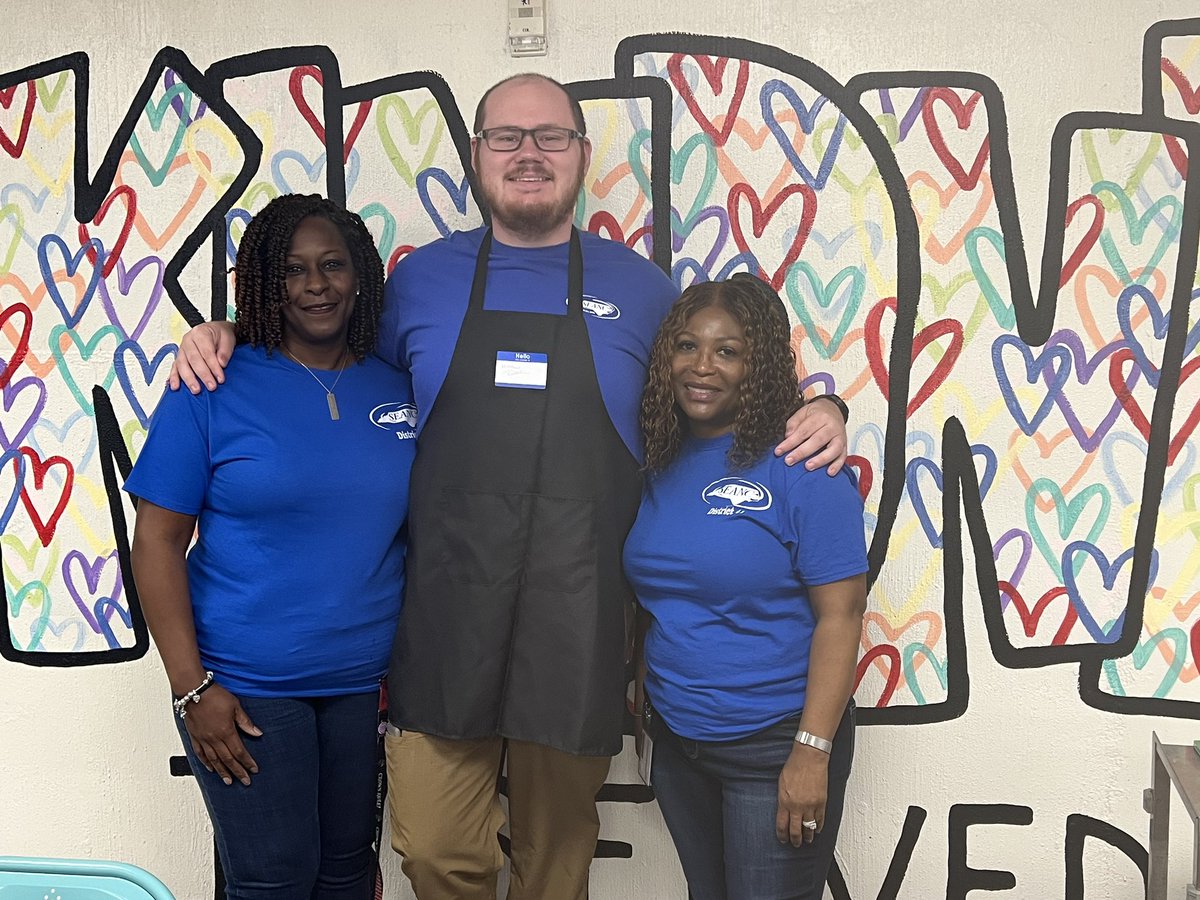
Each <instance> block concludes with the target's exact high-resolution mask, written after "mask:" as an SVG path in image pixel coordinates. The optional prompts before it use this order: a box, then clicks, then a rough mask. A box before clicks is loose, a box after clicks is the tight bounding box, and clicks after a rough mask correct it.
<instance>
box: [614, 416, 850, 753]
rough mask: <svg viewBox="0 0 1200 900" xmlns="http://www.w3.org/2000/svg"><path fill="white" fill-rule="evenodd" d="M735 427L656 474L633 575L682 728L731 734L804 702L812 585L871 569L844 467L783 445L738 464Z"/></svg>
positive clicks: (707, 734) (675, 726) (629, 559)
mask: <svg viewBox="0 0 1200 900" xmlns="http://www.w3.org/2000/svg"><path fill="white" fill-rule="evenodd" d="M732 443H733V436H732V435H724V436H722V437H718V438H713V439H710V440H697V439H694V438H689V439H687V440H685V442H684V446H683V448H682V450H681V452H680V454H679V458H678V459H676V460H675V461H674V462H673V463H672V464H671V466H670V467H669V468H667V469H666V470H665V471H663V472H661V473H658V474H656V475H653V476H651V477H650V478H648V479H647V481H646V487H645V490H644V492H643V495H642V505H641V509H640V510H639V512H638V517H637V522H636V523H635V524H634V526H633V530H632V531H631V532H630V533H629V538H628V540H627V541H626V543H625V571H626V574H627V575H628V576H629V580H630V582H631V583H632V584H633V588H634V590H635V592H636V593H637V597H638V601H639V602H640V603H641V604H642V606H643V607H644V608H645V609H646V611H647V612H648V613H649V614H650V617H651V624H650V630H649V631H648V632H647V635H646V646H645V652H646V664H647V675H646V690H647V692H648V693H649V695H650V697H651V698H652V699H653V702H654V708H655V711H656V712H657V713H658V714H659V715H661V716H662V717H663V721H665V722H666V723H667V725H668V726H670V728H671V730H672V731H674V732H675V733H676V734H679V735H682V736H683V737H687V738H691V739H693V740H704V741H727V740H734V739H736V738H740V737H745V736H747V735H750V734H753V733H754V732H756V731H759V730H761V729H763V728H765V727H767V726H768V725H771V724H774V723H775V722H778V721H780V720H781V719H785V718H787V717H788V716H790V715H793V714H795V713H797V712H799V711H800V710H801V709H803V707H804V697H805V690H806V687H807V684H808V658H809V648H810V645H811V642H812V633H813V628H814V626H815V625H816V620H815V617H814V615H813V611H812V606H811V604H810V603H809V599H808V588H807V585H810V584H828V583H830V582H833V581H840V580H842V579H844V578H850V577H852V576H855V575H860V574H862V573H863V572H866V571H867V551H866V538H865V535H864V527H863V504H862V499H861V498H860V497H859V494H858V489H857V487H856V484H855V481H854V476H853V475H852V474H851V473H850V470H849V469H848V468H843V469H842V471H841V472H840V473H839V474H838V475H837V476H835V477H833V478H830V477H829V475H827V474H826V472H825V470H824V469H817V470H816V471H813V472H809V471H807V470H806V469H805V468H804V467H803V466H795V467H790V468H789V467H788V466H787V465H786V464H785V463H784V462H783V460H782V459H781V458H778V457H776V456H775V455H774V454H773V453H770V452H769V451H768V453H767V454H766V455H765V456H763V458H762V459H760V460H759V461H758V462H757V463H755V464H754V465H753V466H751V467H750V468H748V469H745V470H742V471H738V472H730V471H729V468H728V465H727V463H726V453H728V451H729V448H730V446H731V445H732Z"/></svg>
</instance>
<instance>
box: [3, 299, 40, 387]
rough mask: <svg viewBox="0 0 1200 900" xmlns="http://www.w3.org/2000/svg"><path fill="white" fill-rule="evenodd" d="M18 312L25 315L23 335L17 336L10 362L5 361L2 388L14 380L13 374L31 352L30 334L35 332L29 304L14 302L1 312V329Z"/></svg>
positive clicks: (22, 327) (22, 328)
mask: <svg viewBox="0 0 1200 900" xmlns="http://www.w3.org/2000/svg"><path fill="white" fill-rule="evenodd" d="M17 313H20V314H21V315H23V316H24V317H25V324H24V325H22V326H21V335H20V337H18V338H17V343H16V346H15V347H14V348H13V354H12V356H11V357H9V360H8V362H6V363H4V369H3V370H0V389H2V388H4V386H5V385H7V384H8V383H9V382H10V381H12V377H13V375H14V374H15V373H16V371H17V369H19V368H20V367H21V363H22V362H23V361H24V359H25V355H26V354H27V353H28V352H29V335H30V334H31V333H32V332H33V312H32V311H31V310H30V309H29V307H28V306H26V305H25V304H24V303H14V304H13V305H12V306H9V307H7V308H6V309H5V310H4V311H3V312H0V329H2V328H4V326H5V325H6V324H8V320H9V319H11V318H12V317H13V316H15V315H16V314H17Z"/></svg>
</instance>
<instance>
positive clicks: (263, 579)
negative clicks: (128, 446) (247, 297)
mask: <svg viewBox="0 0 1200 900" xmlns="http://www.w3.org/2000/svg"><path fill="white" fill-rule="evenodd" d="M226 372H227V373H228V375H229V377H228V379H227V380H226V382H225V384H224V385H223V386H222V387H221V390H219V391H214V392H212V393H209V392H207V391H203V392H201V393H200V394H199V395H196V396H193V395H192V394H190V393H188V392H187V391H169V390H168V391H167V392H166V393H164V394H163V397H162V399H161V400H160V401H159V404H158V407H157V409H155V411H154V415H153V417H152V419H151V421H150V430H149V433H148V435H147V437H146V443H145V446H144V447H143V448H142V451H141V454H140V455H139V456H138V459H137V463H136V464H135V465H134V467H133V471H132V472H131V473H130V475H129V478H128V479H127V480H126V482H125V490H127V491H128V492H129V493H131V494H133V495H135V496H138V497H142V498H144V499H146V500H149V501H150V502H151V503H154V504H155V505H157V506H161V507H163V508H165V509H169V510H172V511H174V512H178V513H183V514H185V515H194V516H197V527H198V531H199V536H198V538H197V540H196V543H195V545H194V546H193V547H192V549H191V551H190V552H189V553H188V558H187V567H188V587H189V588H190V591H191V599H192V610H193V614H194V617H195V621H196V640H197V643H198V645H199V648H200V658H201V661H202V662H203V663H204V666H205V668H207V669H211V670H212V671H213V672H214V673H215V675H216V677H217V679H218V680H219V681H220V682H221V684H222V685H223V686H224V687H226V688H228V689H229V690H231V691H232V692H233V693H235V694H245V695H248V696H254V697H275V696H320V695H333V694H348V693H358V692H363V691H370V690H373V689H375V687H376V686H377V685H378V683H379V679H380V678H381V677H382V676H383V674H384V672H385V671H386V668H387V663H388V654H389V652H390V649H391V642H392V638H393V636H394V634H395V629H396V619H397V616H398V615H399V612H400V601H401V597H402V596H403V594H404V553H405V535H404V531H403V529H402V526H403V525H404V522H405V518H406V516H407V513H408V477H409V470H410V468H411V466H412V460H413V457H414V455H415V453H416V446H415V445H416V441H415V440H414V438H415V437H416V430H415V425H416V419H417V412H416V408H415V406H414V405H413V398H412V388H411V384H410V380H409V377H408V375H407V374H406V373H405V372H402V371H400V370H399V369H396V368H395V367H393V366H391V365H389V364H388V363H386V362H384V361H383V360H381V359H378V358H376V357H369V358H367V359H366V360H365V361H364V362H363V363H361V364H358V365H356V364H354V363H353V362H352V363H351V364H350V365H348V366H347V367H346V369H345V370H344V371H343V372H342V375H341V378H340V379H339V380H338V382H337V388H336V396H337V405H338V410H339V413H340V419H339V420H337V421H334V420H332V419H331V417H330V414H329V407H328V405H327V401H326V395H325V392H324V391H323V390H322V389H321V387H320V386H318V385H317V383H316V382H315V381H314V380H313V376H312V375H310V374H309V373H308V372H307V371H305V370H304V368H302V367H301V366H300V365H299V364H297V363H295V362H293V361H292V360H290V359H288V358H287V357H286V356H284V355H283V354H282V353H280V352H278V351H276V352H275V353H273V354H271V355H270V356H268V355H267V354H266V352H265V351H264V350H262V349H254V348H252V347H250V346H248V345H244V344H243V345H241V346H239V347H237V348H236V349H235V350H234V353H233V358H232V359H231V360H230V362H229V366H228V368H227V369H226ZM316 375H317V376H318V377H319V378H321V379H322V380H323V381H324V383H325V384H326V385H330V384H332V383H333V379H334V377H335V376H334V373H332V372H321V371H317V372H316Z"/></svg>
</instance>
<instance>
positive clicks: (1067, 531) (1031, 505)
mask: <svg viewBox="0 0 1200 900" xmlns="http://www.w3.org/2000/svg"><path fill="white" fill-rule="evenodd" d="M1041 494H1045V495H1047V496H1048V497H1049V498H1051V499H1052V500H1053V505H1052V507H1051V509H1052V510H1053V512H1054V516H1055V521H1056V525H1057V527H1056V529H1055V531H1056V533H1057V534H1056V537H1057V538H1058V542H1059V544H1060V546H1070V545H1071V544H1072V543H1073V542H1076V541H1078V540H1079V539H1078V538H1077V537H1076V536H1075V534H1076V531H1077V530H1078V529H1079V526H1080V524H1081V522H1082V524H1083V525H1084V526H1085V527H1086V528H1087V531H1086V532H1085V533H1084V537H1083V542H1084V543H1087V544H1092V545H1094V544H1095V542H1096V541H1097V540H1099V538H1100V535H1101V534H1103V533H1104V527H1105V526H1106V525H1107V524H1108V516H1109V513H1110V512H1111V510H1112V495H1111V494H1110V493H1109V490H1108V488H1107V487H1106V486H1105V485H1103V484H1098V483H1097V484H1090V485H1088V486H1087V487H1085V488H1083V489H1082V490H1080V491H1079V492H1078V493H1076V494H1075V496H1074V497H1073V498H1072V499H1071V500H1069V501H1068V500H1067V498H1066V496H1065V495H1064V494H1063V491H1062V488H1060V487H1059V486H1058V484H1056V483H1055V482H1054V481H1053V480H1052V479H1050V478H1038V479H1036V480H1035V481H1034V482H1033V484H1032V485H1031V486H1030V488H1029V490H1028V491H1026V492H1025V524H1027V525H1028V526H1029V533H1030V536H1032V538H1033V544H1034V546H1035V547H1037V549H1038V552H1039V553H1041V555H1042V559H1044V560H1045V561H1046V563H1047V565H1049V566H1050V568H1051V570H1052V571H1053V572H1054V574H1055V576H1056V578H1057V579H1058V580H1059V581H1060V582H1062V581H1063V578H1064V576H1063V569H1062V558H1063V553H1062V551H1060V550H1058V549H1056V548H1055V547H1052V546H1051V543H1050V536H1049V535H1047V533H1046V532H1045V531H1044V530H1043V529H1042V523H1041V516H1040V515H1039V510H1038V504H1037V499H1038V497H1039V495H1041ZM1094 500H1098V501H1099V502H1098V503H1094V502H1093V501H1094ZM1089 510H1091V518H1090V521H1089V520H1088V519H1087V518H1085V513H1087V512H1088V511H1089ZM1064 583H1065V582H1064ZM1077 612H1078V610H1077Z"/></svg>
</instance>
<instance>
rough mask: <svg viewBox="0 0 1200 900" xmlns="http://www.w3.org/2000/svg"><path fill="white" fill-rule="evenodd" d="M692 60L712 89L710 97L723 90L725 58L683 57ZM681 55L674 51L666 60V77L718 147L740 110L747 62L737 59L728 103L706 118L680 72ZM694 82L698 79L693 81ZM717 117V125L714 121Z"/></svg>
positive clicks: (727, 138)
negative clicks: (721, 111) (712, 116)
mask: <svg viewBox="0 0 1200 900" xmlns="http://www.w3.org/2000/svg"><path fill="white" fill-rule="evenodd" d="M686 58H688V59H692V60H694V61H695V62H696V65H697V66H699V68H700V74H702V75H703V76H704V80H705V81H706V82H707V83H708V87H709V89H710V90H711V91H712V92H713V96H714V97H720V96H721V94H722V93H723V92H724V89H725V69H726V68H727V67H728V65H729V62H730V60H729V58H728V57H717V58H716V59H714V58H712V57H709V56H690V57H686ZM684 59H685V57H684V55H683V54H682V53H675V54H672V56H671V57H670V58H669V59H668V60H667V76H668V78H669V79H670V81H671V84H672V85H674V87H675V90H676V91H678V92H679V96H680V97H682V98H683V102H684V104H685V105H686V106H687V109H688V112H690V113H691V114H692V118H694V119H695V120H696V123H697V124H698V125H699V126H700V128H701V129H702V130H703V131H704V133H705V134H707V135H708V136H709V137H710V138H712V139H713V142H714V143H715V144H716V145H717V146H718V147H723V146H725V142H726V141H728V140H729V135H730V134H731V133H732V132H733V126H734V123H735V122H737V118H738V110H739V109H741V106H742V100H743V98H744V97H745V96H746V86H747V85H748V84H749V82H750V63H749V61H747V60H744V59H739V60H737V74H736V75H735V76H734V86H733V90H732V91H731V93H730V97H729V103H728V105H727V106H726V108H725V112H724V114H723V115H721V116H718V117H716V119H710V118H708V116H706V115H705V114H704V111H703V110H702V109H701V108H700V104H699V102H698V101H697V100H696V94H695V91H694V89H693V87H692V85H691V84H690V83H689V81H688V79H687V78H686V77H685V75H684V72H683V61H684ZM697 83H698V82H697ZM717 119H719V120H720V123H721V124H720V127H719V128H718V127H717V124H716V120H717Z"/></svg>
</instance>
